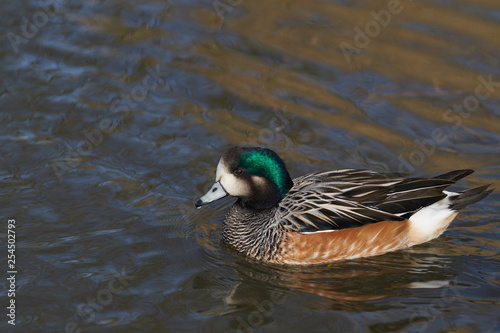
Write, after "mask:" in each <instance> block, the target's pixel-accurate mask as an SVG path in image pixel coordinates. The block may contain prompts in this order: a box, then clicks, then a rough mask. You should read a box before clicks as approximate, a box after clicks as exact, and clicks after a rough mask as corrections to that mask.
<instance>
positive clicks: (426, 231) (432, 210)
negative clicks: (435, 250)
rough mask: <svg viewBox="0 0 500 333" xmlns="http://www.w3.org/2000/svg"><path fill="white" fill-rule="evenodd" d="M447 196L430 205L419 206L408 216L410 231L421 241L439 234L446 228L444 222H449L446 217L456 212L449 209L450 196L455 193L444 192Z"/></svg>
mask: <svg viewBox="0 0 500 333" xmlns="http://www.w3.org/2000/svg"><path fill="white" fill-rule="evenodd" d="M444 193H445V194H447V195H448V196H447V197H446V198H444V199H442V200H439V201H438V202H436V203H433V204H432V205H430V206H427V207H424V208H421V209H420V210H419V211H418V212H416V213H415V214H413V215H412V216H411V217H410V219H409V220H410V226H411V229H412V233H414V234H415V236H418V238H422V242H425V241H427V240H431V239H433V238H435V237H437V236H439V235H440V234H441V232H442V231H443V230H444V229H443V228H446V226H445V225H444V224H446V223H449V221H448V219H449V218H450V217H452V215H454V214H456V212H455V211H454V210H452V209H450V199H449V197H450V196H454V195H456V193H453V192H444Z"/></svg>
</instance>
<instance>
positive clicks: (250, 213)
mask: <svg viewBox="0 0 500 333" xmlns="http://www.w3.org/2000/svg"><path fill="white" fill-rule="evenodd" d="M473 172H474V171H473V170H470V169H466V170H455V171H451V172H448V173H445V174H442V175H438V176H435V177H432V178H418V177H409V175H406V174H400V173H380V172H376V171H372V170H368V169H341V170H331V171H320V172H314V173H310V174H306V175H303V176H300V177H298V178H295V179H293V180H292V178H291V177H290V175H289V173H288V170H287V168H286V165H285V163H284V162H283V160H282V159H281V158H280V157H279V156H278V154H277V153H275V152H274V151H272V150H271V149H268V148H263V147H242V146H236V147H232V148H230V149H228V150H227V151H226V152H225V153H224V154H223V155H222V157H221V158H220V160H219V163H218V165H217V169H216V175H215V183H214V184H213V186H212V187H211V188H210V189H209V190H208V192H207V193H206V194H205V195H203V196H202V197H201V198H199V199H198V200H197V201H196V203H195V206H196V207H197V208H200V207H201V206H203V205H206V204H209V203H211V202H214V201H216V200H219V199H222V198H224V197H226V196H232V197H236V198H237V200H236V201H235V203H234V204H233V205H232V206H231V208H230V209H229V211H228V212H227V215H226V217H225V219H224V221H223V225H222V238H223V240H224V242H225V243H227V244H228V245H229V246H230V247H232V248H234V249H235V250H236V251H237V252H240V253H242V254H244V255H245V256H248V257H251V258H253V259H256V260H258V261H264V262H267V263H273V264H284V265H313V264H324V263H332V262H335V261H340V260H349V259H355V258H362V257H371V256H377V255H382V254H385V253H388V252H391V251H396V250H400V249H405V248H409V247H412V246H415V245H418V244H422V243H424V242H428V241H430V240H432V239H434V238H436V237H439V236H440V235H441V234H442V233H443V232H444V231H445V230H446V228H447V227H448V226H449V225H450V223H451V222H452V221H453V219H454V218H455V217H456V216H457V214H458V211H459V210H461V209H463V208H465V207H467V206H468V205H470V204H473V203H475V202H477V201H479V200H481V199H483V198H485V197H486V196H487V195H488V194H490V193H491V192H492V191H493V189H491V188H490V186H491V184H489V185H483V186H479V187H475V188H472V189H467V190H464V191H461V192H450V191H446V190H445V189H446V188H447V187H448V186H450V185H452V184H454V183H455V182H456V181H458V180H459V179H462V178H464V177H466V176H468V175H470V174H471V173H473Z"/></svg>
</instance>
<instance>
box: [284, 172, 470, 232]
mask: <svg viewBox="0 0 500 333" xmlns="http://www.w3.org/2000/svg"><path fill="white" fill-rule="evenodd" d="M470 173H472V170H457V171H452V172H450V173H447V174H444V175H440V176H437V177H434V178H404V175H401V174H395V173H378V172H375V171H371V170H354V169H345V170H336V171H326V172H317V173H312V174H308V175H305V176H302V177H299V178H296V179H294V186H293V187H292V189H291V190H290V191H289V192H288V194H287V195H286V196H285V197H284V198H283V199H282V200H281V202H280V204H279V206H278V209H277V211H276V219H277V220H278V221H281V223H282V224H283V225H284V227H285V228H287V229H288V230H290V231H301V232H306V231H320V230H335V229H344V228H351V227H359V226H362V225H364V224H369V223H376V222H380V221H402V220H405V219H407V218H408V217H409V216H411V215H412V214H413V213H414V212H416V211H417V210H419V209H420V208H422V207H425V206H428V205H430V204H433V203H434V202H437V201H439V200H441V199H443V198H444V197H446V194H444V193H443V190H444V189H445V188H446V187H448V186H450V185H451V184H453V183H455V182H456V181H457V180H458V179H460V178H462V177H465V176H466V175H468V174H470Z"/></svg>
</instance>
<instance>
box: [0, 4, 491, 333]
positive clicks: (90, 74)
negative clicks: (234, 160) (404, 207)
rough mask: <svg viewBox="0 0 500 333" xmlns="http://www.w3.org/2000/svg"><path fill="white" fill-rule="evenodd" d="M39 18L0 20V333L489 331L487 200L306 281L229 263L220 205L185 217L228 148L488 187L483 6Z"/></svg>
mask: <svg viewBox="0 0 500 333" xmlns="http://www.w3.org/2000/svg"><path fill="white" fill-rule="evenodd" d="M43 3H45V4H46V5H43ZM43 3H42V2H38V1H29V2H28V1H26V2H22V4H21V3H16V2H5V1H4V2H2V4H0V13H1V14H0V16H1V19H2V28H1V29H2V36H4V42H3V43H2V44H1V45H0V52H1V55H2V65H1V66H2V70H1V71H2V75H1V91H0V103H1V105H2V112H1V120H2V124H3V126H2V129H1V131H0V138H1V139H0V140H1V148H0V159H1V165H2V168H1V174H0V177H1V180H2V187H1V190H0V193H1V197H2V205H1V216H2V218H3V221H2V223H1V225H2V227H1V228H2V234H4V235H5V234H7V225H8V220H9V219H15V222H16V228H15V232H16V243H15V245H16V252H15V255H16V263H15V268H16V270H17V274H16V276H15V277H16V281H15V288H16V289H15V293H16V296H15V298H12V297H9V296H8V289H9V287H10V284H7V283H6V282H5V280H4V283H2V284H1V285H0V303H1V304H2V308H3V309H4V310H3V312H5V314H2V317H1V318H2V320H1V322H0V330H1V331H2V332H4V331H5V332H8V331H18V332H115V331H119V332H126V331H127V332H128V331H130V332H137V331H144V332H164V331H168V332H193V331H196V332H233V331H240V332H245V331H246V332H250V331H254V332H290V331H292V332H303V331H308V332H309V331H311V332H450V331H457V332H499V331H500V322H499V317H498V313H499V310H500V306H499V302H500V256H499V251H500V236H499V235H500V233H499V225H500V224H499V219H498V212H499V210H498V207H499V206H498V204H497V203H498V201H499V198H500V197H499V196H498V194H497V193H493V194H492V195H490V196H489V197H487V198H486V199H484V200H483V201H481V202H479V203H477V204H475V205H473V206H471V207H470V208H469V209H467V210H465V211H464V212H463V213H461V214H460V215H459V217H458V218H457V219H456V221H455V222H454V223H453V224H452V225H451V227H450V229H449V230H448V231H446V233H445V234H444V235H443V236H442V237H440V238H438V239H435V240H433V241H431V242H429V243H426V244H423V245H420V246H416V247H414V248H411V249H407V250H402V251H397V252H394V253H389V254H386V255H383V256H379V257H374V258H366V259H360V260H352V261H348V262H340V263H335V264H331V265H321V266H317V267H312V268H310V267H308V268H293V267H276V266H269V265H265V264H259V263H255V262H251V261H248V260H246V259H245V258H244V257H241V256H240V255H238V254H235V253H234V252H233V251H231V250H230V249H227V248H226V247H225V246H224V244H223V243H221V241H220V239H221V237H220V235H221V221H222V219H223V216H224V213H225V211H226V210H227V208H228V207H229V206H230V204H231V203H232V201H231V200H225V201H223V202H220V203H217V204H214V205H211V206H209V207H203V209H200V210H196V209H195V208H194V201H195V200H196V199H197V198H198V197H199V196H200V195H201V194H202V193H203V192H204V191H205V190H206V189H207V188H208V187H209V186H210V185H211V184H212V182H213V178H214V174H215V166H216V163H217V161H218V159H219V157H220V155H221V154H222V153H223V152H224V151H225V150H226V149H227V148H228V147H230V146H232V145H250V144H252V145H260V146H267V147H270V148H272V149H274V150H276V151H277V152H278V153H279V154H280V155H281V156H282V157H283V158H284V159H285V160H286V162H287V164H288V167H289V170H290V172H291V174H292V176H294V177H296V176H299V175H302V174H304V173H308V172H313V171H319V170H328V169H335V168H343V167H354V168H371V169H375V170H378V171H403V172H411V173H413V174H416V175H432V174H438V173H444V172H446V171H449V170H452V169H459V168H473V169H475V170H476V173H475V174H474V175H472V176H470V177H468V178H467V180H466V181H463V182H461V183H460V184H458V185H457V187H456V189H463V188H467V187H473V186H479V185H482V184H487V183H492V184H493V186H494V187H495V188H497V189H499V188H500V169H499V165H500V157H499V156H500V154H499V148H498V147H499V141H500V130H499V129H500V120H499V115H500V114H499V109H500V108H499V99H500V66H499V65H500V64H499V60H498V59H499V58H500V42H499V39H498V31H499V29H500V6H499V5H498V3H497V2H496V1H493V0H483V1H480V2H477V1H471V0H461V1H454V2H450V1H437V0H436V1H413V2H409V1H401V2H399V3H397V2H393V1H371V2H370V3H369V4H367V3H364V2H362V1H330V2H326V1H259V0H255V1H244V0H243V1H226V0H216V1H214V2H211V1H189V2H187V1H182V2H181V1H178V2H175V1H172V2H167V1H153V0H151V1H141V2H137V1H123V0H120V1H118V0H109V1H85V2H84V1H76V0H68V1H52V2H51V1H47V2H43ZM6 240H7V238H6V237H4V238H3V239H2V241H1V243H2V246H1V248H2V252H3V254H2V255H1V256H2V258H4V259H2V263H3V264H2V267H3V270H4V271H5V273H4V276H7V275H8V274H7V269H8V268H6V267H7V255H8V254H9V253H8V252H7V248H6V245H7V241H6ZM11 299H15V301H16V310H15V311H16V321H15V324H16V325H15V328H14V327H13V326H12V325H10V324H9V323H8V322H7V321H8V320H9V317H7V316H6V313H7V310H6V307H7V306H8V304H9V303H8V302H10V300H11Z"/></svg>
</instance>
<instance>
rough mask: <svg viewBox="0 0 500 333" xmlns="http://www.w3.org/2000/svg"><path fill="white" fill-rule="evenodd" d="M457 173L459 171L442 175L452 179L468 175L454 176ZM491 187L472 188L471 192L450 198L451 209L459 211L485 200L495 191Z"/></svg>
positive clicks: (464, 192) (459, 193) (466, 191)
mask: <svg viewBox="0 0 500 333" xmlns="http://www.w3.org/2000/svg"><path fill="white" fill-rule="evenodd" d="M461 171H469V170H461ZM470 171H472V170H470ZM455 172H458V171H452V172H450V173H447V174H445V175H442V176H447V175H451V177H457V176H458V177H460V178H462V177H465V176H466V175H465V176H464V175H462V174H459V175H452V174H453V173H455ZM470 173H471V172H469V173H468V174H470ZM442 176H438V177H442ZM436 178H437V177H436ZM460 178H458V179H460ZM449 179H454V178H449ZM490 186H491V184H489V185H484V186H479V187H476V188H471V189H470V190H465V191H462V192H458V195H456V196H452V197H450V202H451V204H450V208H451V209H453V210H455V211H457V210H460V209H462V208H465V207H467V206H468V205H470V204H473V203H475V202H478V201H479V200H481V199H483V198H485V197H486V196H487V195H488V194H490V193H491V192H492V191H493V189H492V188H491V189H490V188H489V187H490Z"/></svg>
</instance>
